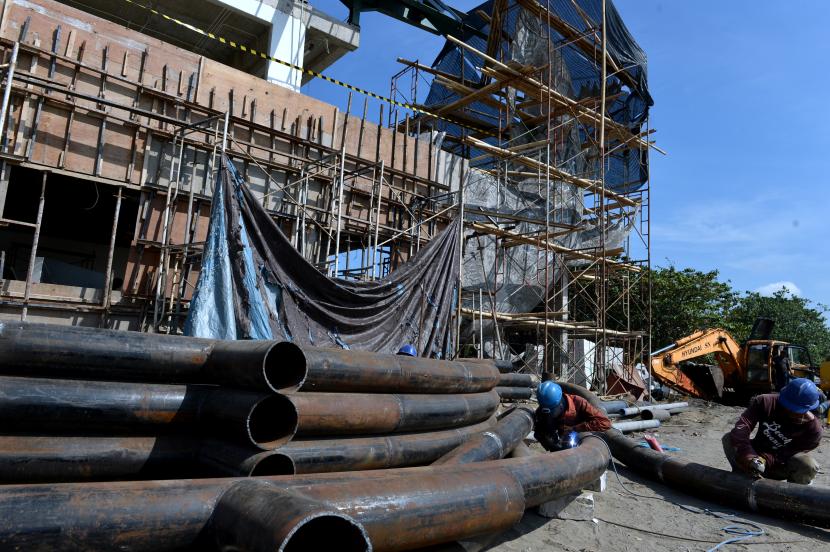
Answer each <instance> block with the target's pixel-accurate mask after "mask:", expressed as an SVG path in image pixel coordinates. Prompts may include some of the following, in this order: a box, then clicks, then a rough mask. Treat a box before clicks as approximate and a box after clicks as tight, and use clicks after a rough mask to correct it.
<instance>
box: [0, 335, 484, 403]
mask: <svg viewBox="0 0 830 552" xmlns="http://www.w3.org/2000/svg"><path fill="white" fill-rule="evenodd" d="M0 372H2V373H3V374H6V375H26V376H32V375H36V376H45V377H56V378H80V379H84V378H85V379H108V380H116V381H141V382H161V383H212V384H220V385H229V386H232V387H242V388H247V389H261V390H270V391H278V390H297V389H302V390H304V391H335V392H370V393H388V392H398V393H443V394H450V393H481V392H486V391H490V390H491V389H492V388H493V387H495V386H496V383H497V382H498V377H499V372H498V369H497V368H496V367H495V365H494V364H493V363H492V362H490V363H472V362H457V361H445V360H433V359H425V358H414V357H408V356H402V355H381V354H377V353H371V352H367V351H346V350H342V349H319V348H315V347H299V346H297V345H295V344H293V343H289V342H282V343H277V342H275V341H218V340H210V339H199V338H195V337H183V336H170V335H159V334H148V333H140V332H125V331H117V330H101V329H95V328H82V327H78V326H55V325H49V324H25V323H8V322H0Z"/></svg>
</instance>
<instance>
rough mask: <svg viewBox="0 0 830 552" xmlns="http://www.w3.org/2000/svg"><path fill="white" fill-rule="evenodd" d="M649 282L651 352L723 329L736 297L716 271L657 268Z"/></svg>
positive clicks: (652, 272)
mask: <svg viewBox="0 0 830 552" xmlns="http://www.w3.org/2000/svg"><path fill="white" fill-rule="evenodd" d="M649 277H650V279H651V343H652V348H653V349H658V348H660V347H663V346H665V345H669V344H670V343H672V342H674V341H676V340H678V339H680V338H681V337H684V336H687V335H689V334H690V333H692V332H694V331H695V330H699V329H703V328H718V327H724V326H725V324H726V320H727V315H728V313H729V312H730V310H732V309H733V308H734V307H735V305H736V304H737V301H738V294H737V293H736V292H735V291H734V290H733V289H732V287H731V286H730V285H729V283H727V282H721V281H719V280H718V271H717V270H712V271H710V272H701V271H699V270H693V269H691V268H684V269H682V270H678V269H676V268H675V267H673V266H670V267H668V268H657V269H655V270H652V271H651V273H650V274H649Z"/></svg>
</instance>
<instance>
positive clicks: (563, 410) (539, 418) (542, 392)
mask: <svg viewBox="0 0 830 552" xmlns="http://www.w3.org/2000/svg"><path fill="white" fill-rule="evenodd" d="M536 398H537V399H538V401H539V408H537V409H536V413H535V416H534V417H535V423H534V426H533V428H534V436H535V437H536V440H537V441H539V443H541V445H542V446H543V447H545V450H547V451H557V450H563V449H566V448H571V447H573V446H575V445H576V443H575V442H572V441H571V439H570V438H569V435H570V434H571V433H572V432H576V433H579V432H582V431H605V430H607V429H611V420H609V419H608V417H607V416H606V415H605V413H604V412H602V411H601V410H598V409H596V408H594V407H593V406H591V404H590V403H589V402H588V401H586V400H585V399H583V398H582V397H578V396H576V395H566V394H565V393H563V392H562V387H560V386H559V384H558V383H554V382H552V381H544V382H542V383H541V384H540V385H539V387H538V388H537V389H536Z"/></svg>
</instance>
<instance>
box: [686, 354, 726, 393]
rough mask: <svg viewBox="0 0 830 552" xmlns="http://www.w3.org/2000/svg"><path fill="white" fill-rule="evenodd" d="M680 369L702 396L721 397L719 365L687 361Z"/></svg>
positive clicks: (721, 375)
mask: <svg viewBox="0 0 830 552" xmlns="http://www.w3.org/2000/svg"><path fill="white" fill-rule="evenodd" d="M682 369H683V372H684V373H685V374H686V375H687V376H689V379H691V380H692V381H693V382H694V383H695V385H696V386H697V388H698V389H699V390H700V391H701V392H702V393H703V395H704V396H708V397H710V398H713V397H717V398H719V399H720V398H722V397H723V383H724V382H723V370H722V369H721V368H720V366H714V365H712V364H693V363H688V364H686V365H685V366H684V367H683V368H682ZM710 400H711V399H710Z"/></svg>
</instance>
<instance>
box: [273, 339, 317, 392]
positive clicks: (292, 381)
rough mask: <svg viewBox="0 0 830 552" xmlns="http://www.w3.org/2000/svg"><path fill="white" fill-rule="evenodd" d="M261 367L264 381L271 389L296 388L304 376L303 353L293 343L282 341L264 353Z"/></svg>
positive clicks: (304, 362) (304, 363)
mask: <svg viewBox="0 0 830 552" xmlns="http://www.w3.org/2000/svg"><path fill="white" fill-rule="evenodd" d="M262 369H263V372H264V375H265V381H266V382H267V383H268V386H269V387H271V389H272V390H274V391H285V390H289V389H297V388H298V387H299V386H300V384H301V383H302V382H303V380H304V379H305V376H306V371H307V367H306V361H305V355H304V354H303V351H302V349H300V348H299V347H298V346H296V345H295V344H293V343H290V342H288V341H282V342H280V343H276V344H275V345H274V346H273V347H271V348H270V349H269V350H268V352H267V353H266V354H265V359H264V360H263V363H262Z"/></svg>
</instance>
